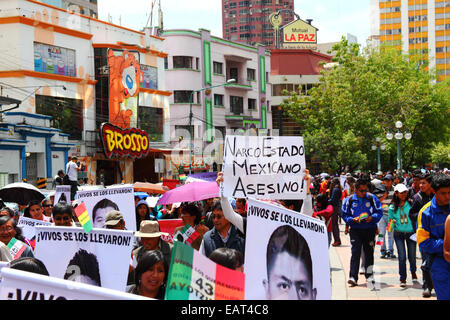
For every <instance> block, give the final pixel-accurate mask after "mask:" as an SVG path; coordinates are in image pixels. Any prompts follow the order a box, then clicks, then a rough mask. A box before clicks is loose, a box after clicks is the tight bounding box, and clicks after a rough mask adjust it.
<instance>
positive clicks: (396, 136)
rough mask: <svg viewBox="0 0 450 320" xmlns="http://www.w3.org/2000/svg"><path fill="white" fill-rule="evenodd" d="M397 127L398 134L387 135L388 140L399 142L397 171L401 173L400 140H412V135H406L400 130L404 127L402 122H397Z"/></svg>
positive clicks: (389, 133)
mask: <svg viewBox="0 0 450 320" xmlns="http://www.w3.org/2000/svg"><path fill="white" fill-rule="evenodd" d="M395 127H396V128H397V132H396V133H395V134H392V133H391V132H388V133H387V134H386V138H387V139H388V140H392V139H393V138H394V137H395V139H396V140H397V170H398V171H399V172H401V170H402V151H401V145H400V140H402V139H403V138H405V139H406V140H409V139H411V138H412V134H411V133H410V132H409V131H408V132H406V133H405V134H403V132H401V131H400V129H401V128H402V127H403V123H402V122H401V121H397V122H396V123H395Z"/></svg>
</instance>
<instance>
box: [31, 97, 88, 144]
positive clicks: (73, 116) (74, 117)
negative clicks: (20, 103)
mask: <svg viewBox="0 0 450 320" xmlns="http://www.w3.org/2000/svg"><path fill="white" fill-rule="evenodd" d="M36 113H38V114H43V115H46V116H51V117H53V118H52V120H51V126H52V127H53V128H56V129H61V131H62V132H64V133H67V134H69V135H70V139H71V140H81V139H82V133H83V100H78V99H69V98H59V97H51V96H43V95H36Z"/></svg>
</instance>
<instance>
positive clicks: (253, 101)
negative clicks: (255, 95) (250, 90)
mask: <svg viewBox="0 0 450 320" xmlns="http://www.w3.org/2000/svg"><path fill="white" fill-rule="evenodd" d="M248 110H256V99H248Z"/></svg>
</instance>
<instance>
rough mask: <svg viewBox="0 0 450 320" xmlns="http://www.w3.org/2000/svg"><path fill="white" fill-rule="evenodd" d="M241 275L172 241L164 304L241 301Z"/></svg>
mask: <svg viewBox="0 0 450 320" xmlns="http://www.w3.org/2000/svg"><path fill="white" fill-rule="evenodd" d="M244 287H245V275H244V274H243V273H242V272H239V271H235V270H231V269H228V268H225V267H222V266H221V265H218V264H216V263H214V262H213V261H211V260H210V259H208V258H207V257H205V256H204V255H202V254H201V253H200V252H198V251H197V250H194V249H193V248H191V247H189V246H187V245H185V244H184V243H182V242H178V241H175V244H174V247H173V250H172V260H171V263H170V270H169V276H168V279H167V287H166V295H165V300H243V299H244Z"/></svg>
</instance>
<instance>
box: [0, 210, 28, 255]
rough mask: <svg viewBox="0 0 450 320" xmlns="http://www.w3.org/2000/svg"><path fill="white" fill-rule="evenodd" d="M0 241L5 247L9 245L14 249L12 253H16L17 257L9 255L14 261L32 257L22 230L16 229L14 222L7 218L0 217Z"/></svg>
mask: <svg viewBox="0 0 450 320" xmlns="http://www.w3.org/2000/svg"><path fill="white" fill-rule="evenodd" d="M0 241H1V242H3V244H5V245H6V246H8V245H9V246H11V247H12V246H14V247H15V248H16V250H14V251H16V252H17V255H15V256H14V255H13V254H11V255H12V256H13V258H14V259H19V258H21V257H32V258H33V257H34V254H33V250H32V248H31V246H30V245H29V243H28V242H27V240H26V239H25V238H24V237H23V236H22V229H20V228H19V227H17V223H16V221H14V219H12V218H10V217H8V216H2V217H0ZM10 243H11V244H10ZM11 249H12V248H11ZM11 249H10V250H11Z"/></svg>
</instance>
